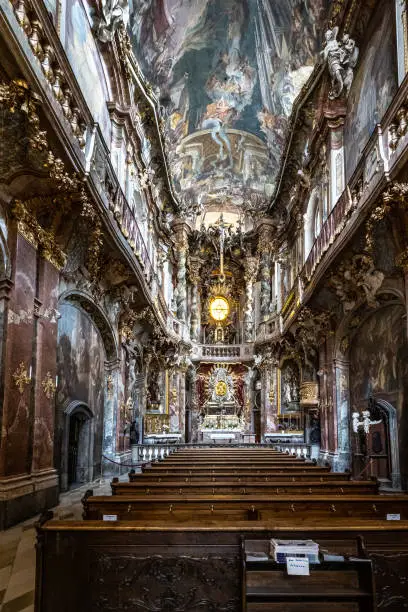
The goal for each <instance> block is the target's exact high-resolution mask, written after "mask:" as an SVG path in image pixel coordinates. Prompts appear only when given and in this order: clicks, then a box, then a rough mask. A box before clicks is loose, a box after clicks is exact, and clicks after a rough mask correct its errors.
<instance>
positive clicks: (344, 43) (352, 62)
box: [321, 27, 359, 100]
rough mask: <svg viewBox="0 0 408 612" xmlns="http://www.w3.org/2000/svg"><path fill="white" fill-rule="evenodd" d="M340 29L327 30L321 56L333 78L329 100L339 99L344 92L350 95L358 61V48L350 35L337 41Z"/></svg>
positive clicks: (345, 35)
mask: <svg viewBox="0 0 408 612" xmlns="http://www.w3.org/2000/svg"><path fill="white" fill-rule="evenodd" d="M338 32H339V28H338V27H335V28H333V29H332V30H327V32H326V34H325V40H326V42H325V46H324V48H323V51H321V54H322V55H323V59H324V61H325V62H326V63H327V67H328V69H329V73H330V77H331V84H332V87H331V90H330V93H329V98H330V99H331V100H334V99H335V98H338V97H339V96H340V95H341V94H342V92H343V91H344V90H346V94H347V95H348V93H349V91H350V87H351V84H352V82H353V78H354V68H355V67H356V65H357V60H358V53H359V51H358V47H356V43H355V41H354V40H353V39H352V38H350V36H349V35H348V34H344V36H343V38H342V40H341V41H338V40H337V34H338Z"/></svg>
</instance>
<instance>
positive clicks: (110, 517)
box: [103, 514, 118, 521]
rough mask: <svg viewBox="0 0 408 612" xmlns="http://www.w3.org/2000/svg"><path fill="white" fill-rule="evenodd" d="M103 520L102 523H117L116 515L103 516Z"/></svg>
mask: <svg viewBox="0 0 408 612" xmlns="http://www.w3.org/2000/svg"><path fill="white" fill-rule="evenodd" d="M103 520H104V521H117V520H118V515H117V514H104V515H103Z"/></svg>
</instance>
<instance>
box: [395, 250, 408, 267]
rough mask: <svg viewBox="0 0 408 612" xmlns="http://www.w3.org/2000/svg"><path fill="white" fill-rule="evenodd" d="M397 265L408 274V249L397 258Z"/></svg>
mask: <svg viewBox="0 0 408 612" xmlns="http://www.w3.org/2000/svg"><path fill="white" fill-rule="evenodd" d="M395 264H396V265H397V266H398V268H402V269H403V271H404V272H405V273H407V272H408V248H406V249H405V250H404V251H401V253H399V255H397V257H396V258H395Z"/></svg>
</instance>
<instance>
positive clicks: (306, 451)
mask: <svg viewBox="0 0 408 612" xmlns="http://www.w3.org/2000/svg"><path fill="white" fill-rule="evenodd" d="M223 446H224V447H225V448H229V449H231V446H234V447H235V448H273V449H276V450H278V451H281V452H283V453H288V454H290V455H293V456H295V455H296V456H297V457H305V458H307V459H310V458H311V447H310V444H301V443H297V444H296V443H290V442H289V443H284V444H274V443H252V442H235V443H234V442H232V443H225V444H222V443H219V444H217V448H218V449H219V448H220V447H223ZM185 448H191V449H200V448H214V444H211V443H205V442H204V443H203V442H201V443H200V442H197V443H187V444H185V443H184V444H180V443H177V444H169V443H167V444H166V443H160V444H133V445H132V461H133V463H135V464H138V463H149V462H151V461H160V460H161V459H164V458H165V457H168V456H169V455H171V454H172V453H174V452H176V451H178V450H181V449H185Z"/></svg>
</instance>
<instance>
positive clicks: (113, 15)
mask: <svg viewBox="0 0 408 612" xmlns="http://www.w3.org/2000/svg"><path fill="white" fill-rule="evenodd" d="M97 4H98V7H97V15H96V16H95V17H94V28H95V34H96V36H97V38H98V39H99V40H100V41H101V42H110V41H111V40H113V37H114V36H115V32H116V31H117V30H118V29H119V28H120V27H122V26H125V27H126V26H127V24H128V23H129V2H128V0H99V1H98V3H97Z"/></svg>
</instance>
